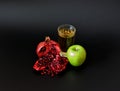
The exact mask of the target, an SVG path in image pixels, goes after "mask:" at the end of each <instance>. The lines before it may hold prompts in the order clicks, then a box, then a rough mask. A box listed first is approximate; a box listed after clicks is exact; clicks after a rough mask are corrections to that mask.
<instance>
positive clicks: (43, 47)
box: [36, 37, 61, 57]
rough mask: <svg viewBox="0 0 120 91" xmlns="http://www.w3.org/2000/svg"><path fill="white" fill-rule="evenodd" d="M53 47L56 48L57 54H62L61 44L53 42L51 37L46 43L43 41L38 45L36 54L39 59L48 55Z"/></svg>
mask: <svg viewBox="0 0 120 91" xmlns="http://www.w3.org/2000/svg"><path fill="white" fill-rule="evenodd" d="M51 46H54V49H55V51H57V52H56V53H57V54H59V53H60V52H61V49H60V46H59V44H58V43H57V42H55V41H53V40H50V37H46V38H45V41H42V42H40V43H39V44H38V45H37V48H36V54H37V55H38V57H41V56H44V55H46V54H47V53H48V52H49V51H50V50H51V49H52V47H51Z"/></svg>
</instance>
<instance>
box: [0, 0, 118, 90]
mask: <svg viewBox="0 0 120 91" xmlns="http://www.w3.org/2000/svg"><path fill="white" fill-rule="evenodd" d="M66 23H67V24H72V25H74V26H75V27H76V29H77V34H76V44H80V45H82V46H84V47H85V49H86V51H87V59H86V62H85V64H84V65H82V66H81V67H78V68H74V67H68V68H67V70H66V71H65V72H64V73H62V74H60V75H57V76H55V77H53V78H51V77H47V76H41V75H38V74H35V73H34V72H33V70H32V66H33V64H34V63H35V61H36V60H37V56H36V53H35V49H36V46H37V44H38V43H39V42H40V41H43V40H44V38H45V36H47V35H49V36H50V37H51V39H53V40H55V41H57V27H58V26H59V25H61V24H66ZM119 35H120V2H119V1H118V0H97V1H95V0H57V1H55V0H51V1H50V0H17V1H15V0H9V1H7V0H1V1H0V91H36V90H39V91H42V90H44V91H48V90H51V91H57V90H62V91H66V90H67V91H73V90H81V91H88V90H91V91H103V90H109V91H119V90H120V87H119V84H120V66H119V65H120V58H119V54H120V47H119V46H120V43H119V41H120V36H119Z"/></svg>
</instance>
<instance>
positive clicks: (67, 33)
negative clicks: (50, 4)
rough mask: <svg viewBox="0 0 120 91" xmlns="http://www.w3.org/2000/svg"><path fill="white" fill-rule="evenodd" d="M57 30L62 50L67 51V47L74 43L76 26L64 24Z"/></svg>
mask: <svg viewBox="0 0 120 91" xmlns="http://www.w3.org/2000/svg"><path fill="white" fill-rule="evenodd" d="M57 30H58V43H59V44H60V47H61V51H62V52H64V53H66V51H67V49H68V48H69V47H70V46H71V45H73V44H74V41H75V33H76V28H75V27H74V26H73V25H70V24H63V25H60V26H59V27H58V29H57Z"/></svg>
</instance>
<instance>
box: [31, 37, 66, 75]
mask: <svg viewBox="0 0 120 91" xmlns="http://www.w3.org/2000/svg"><path fill="white" fill-rule="evenodd" d="M60 52H61V49H60V46H59V44H58V43H57V42H55V41H53V40H50V38H49V37H46V38H45V41H42V42H40V43H39V44H38V46H37V48H36V54H37V55H38V58H39V59H38V60H37V61H36V62H35V63H34V65H33V69H34V70H35V71H37V72H40V73H41V75H51V76H55V75H56V74H59V73H60V72H62V71H63V70H65V69H66V66H67V64H68V59H67V58H66V57H61V56H60Z"/></svg>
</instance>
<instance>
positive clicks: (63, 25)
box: [57, 24, 76, 32]
mask: <svg viewBox="0 0 120 91" xmlns="http://www.w3.org/2000/svg"><path fill="white" fill-rule="evenodd" d="M65 26H69V27H72V29H73V30H72V31H74V32H76V28H75V27H74V26H73V25H71V24H62V25H60V26H58V28H57V30H58V32H59V31H60V28H61V27H65ZM70 30H71V29H70Z"/></svg>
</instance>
